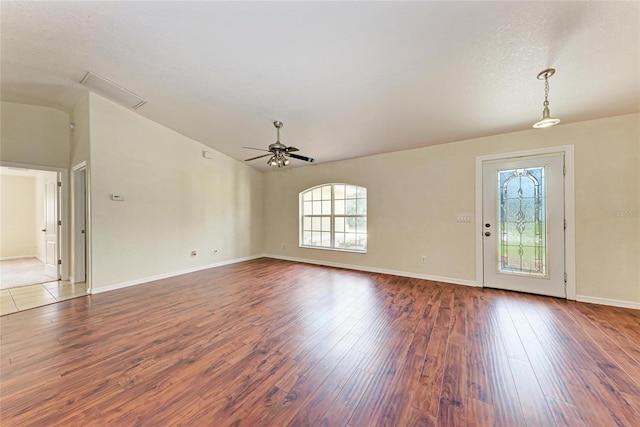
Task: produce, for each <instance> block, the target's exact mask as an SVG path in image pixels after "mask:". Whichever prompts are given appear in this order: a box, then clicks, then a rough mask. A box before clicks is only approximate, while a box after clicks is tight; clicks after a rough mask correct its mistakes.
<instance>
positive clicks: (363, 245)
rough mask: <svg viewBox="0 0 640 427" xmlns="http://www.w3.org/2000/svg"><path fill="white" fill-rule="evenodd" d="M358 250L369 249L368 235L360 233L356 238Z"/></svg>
mask: <svg viewBox="0 0 640 427" xmlns="http://www.w3.org/2000/svg"><path fill="white" fill-rule="evenodd" d="M356 248H357V249H362V250H364V249H367V235H366V234H360V233H358V235H357V237H356Z"/></svg>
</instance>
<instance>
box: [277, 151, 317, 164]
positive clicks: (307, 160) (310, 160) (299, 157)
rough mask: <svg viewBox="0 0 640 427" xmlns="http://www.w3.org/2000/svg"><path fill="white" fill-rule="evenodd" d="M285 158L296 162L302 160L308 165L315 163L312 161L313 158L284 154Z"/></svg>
mask: <svg viewBox="0 0 640 427" xmlns="http://www.w3.org/2000/svg"><path fill="white" fill-rule="evenodd" d="M285 156H288V157H292V158H294V159H298V160H304V161H305V162H309V163H314V162H315V161H316V159H314V158H313V157H307V156H301V155H299V154H291V153H285Z"/></svg>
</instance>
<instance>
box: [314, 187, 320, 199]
mask: <svg viewBox="0 0 640 427" xmlns="http://www.w3.org/2000/svg"><path fill="white" fill-rule="evenodd" d="M321 199H322V188H314V189H313V200H321Z"/></svg>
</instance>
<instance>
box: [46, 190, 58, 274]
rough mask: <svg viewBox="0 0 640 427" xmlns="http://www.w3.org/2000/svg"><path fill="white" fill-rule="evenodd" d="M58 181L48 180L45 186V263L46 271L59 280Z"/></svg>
mask: <svg viewBox="0 0 640 427" xmlns="http://www.w3.org/2000/svg"><path fill="white" fill-rule="evenodd" d="M57 200H58V183H57V181H53V180H47V181H46V183H45V188H44V224H45V229H44V230H43V231H44V234H45V242H44V245H45V263H44V273H45V274H46V275H47V276H49V277H51V278H52V279H54V280H58V278H59V274H58V215H57V213H58V206H57Z"/></svg>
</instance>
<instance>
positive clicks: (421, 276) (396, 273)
mask: <svg viewBox="0 0 640 427" xmlns="http://www.w3.org/2000/svg"><path fill="white" fill-rule="evenodd" d="M264 257H267V258H275V259H282V260H285V261H294V262H302V263H305V264H314V265H323V266H326V267H338V268H345V269H348V270H357V271H366V272H369V273H382V274H391V275H393V276H401V277H410V278H413V279H423V280H431V281H434V282H442V283H451V284H454V285H464V286H473V287H479V286H480V287H481V286H482V285H479V284H478V283H476V282H474V281H473V280H464V279H453V278H450V277H440V276H432V275H429V274H420V273H413V272H410V271H397V270H387V269H384V268H375V267H364V266H360V265H353V264H342V263H337V262H328V261H316V260H313V259H306V258H295V257H288V256H282V255H272V254H265V255H264Z"/></svg>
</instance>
